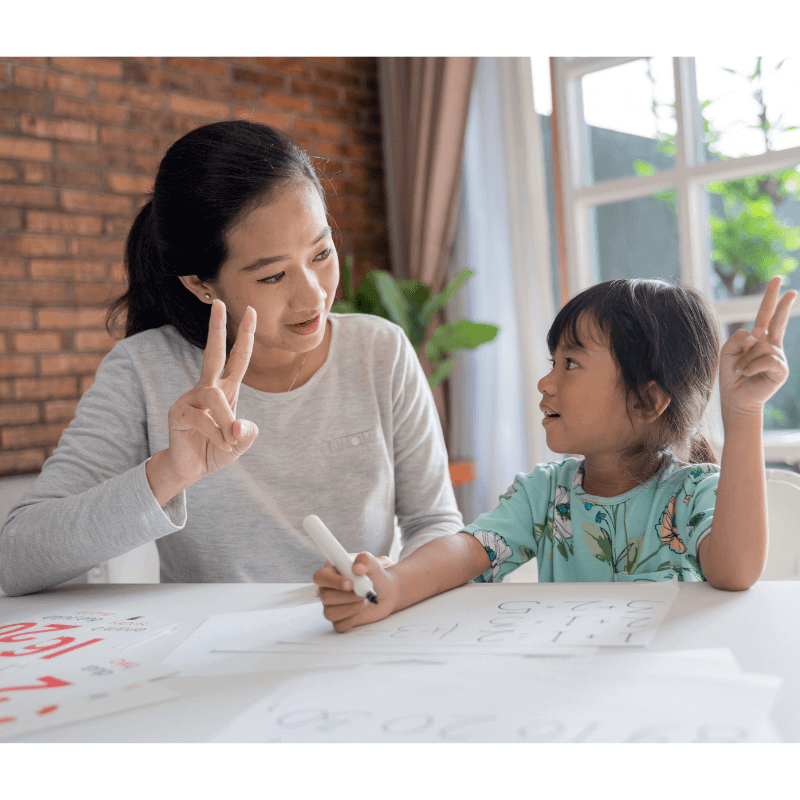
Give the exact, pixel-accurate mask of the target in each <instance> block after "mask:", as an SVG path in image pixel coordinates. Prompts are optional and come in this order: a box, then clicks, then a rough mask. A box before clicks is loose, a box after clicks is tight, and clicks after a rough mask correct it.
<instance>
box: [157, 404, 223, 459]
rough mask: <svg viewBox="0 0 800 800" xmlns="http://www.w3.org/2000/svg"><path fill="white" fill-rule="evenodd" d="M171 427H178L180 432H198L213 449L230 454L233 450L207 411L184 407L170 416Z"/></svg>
mask: <svg viewBox="0 0 800 800" xmlns="http://www.w3.org/2000/svg"><path fill="white" fill-rule="evenodd" d="M173 425H176V426H178V427H179V428H180V429H181V430H196V431H199V432H200V433H201V434H202V435H203V436H205V437H206V439H208V441H209V442H211V444H213V445H214V447H217V448H219V449H220V450H223V451H224V452H226V453H230V452H231V451H232V449H233V448H232V446H231V445H230V444H228V442H227V440H226V439H225V436H224V435H223V433H222V429H221V428H220V427H219V425H217V423H216V422H214V419H213V418H212V417H211V415H210V414H209V412H208V410H207V409H201V408H195V407H194V406H190V405H188V404H187V405H184V406H183V407H181V408H180V409H178V410H177V411H175V413H174V414H173V415H172V420H171V424H170V427H172V426H173Z"/></svg>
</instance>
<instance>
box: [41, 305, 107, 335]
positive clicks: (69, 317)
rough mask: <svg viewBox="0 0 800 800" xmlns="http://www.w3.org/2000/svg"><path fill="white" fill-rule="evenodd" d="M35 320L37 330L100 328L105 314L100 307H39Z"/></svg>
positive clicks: (103, 323)
mask: <svg viewBox="0 0 800 800" xmlns="http://www.w3.org/2000/svg"><path fill="white" fill-rule="evenodd" d="M36 320H37V325H36V327H37V328H38V329H39V330H54V329H68V328H72V329H76V328H102V327H103V326H104V325H105V320H106V315H105V311H103V310H102V309H100V308H40V309H38V310H37V311H36Z"/></svg>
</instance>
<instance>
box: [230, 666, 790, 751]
mask: <svg viewBox="0 0 800 800" xmlns="http://www.w3.org/2000/svg"><path fill="white" fill-rule="evenodd" d="M780 683H781V682H780V679H778V678H774V677H771V676H764V675H746V674H742V673H741V672H740V671H739V670H738V667H737V666H736V664H735V662H733V661H732V658H731V656H730V654H729V653H724V651H723V653H722V654H720V653H711V654H709V653H699V654H693V653H691V652H687V653H664V652H659V653H642V652H630V653H624V654H619V653H617V654H614V655H611V654H608V655H598V656H594V657H587V658H581V659H521V660H520V659H509V658H507V657H499V656H485V657H481V658H474V659H473V658H469V657H468V656H459V657H458V658H456V659H454V661H453V662H452V663H446V664H439V665H421V664H420V665H416V666H411V665H408V664H406V665H404V666H403V667H402V668H399V667H392V666H383V667H379V666H369V667H362V668H360V669H357V670H353V671H351V672H347V673H341V674H333V673H331V674H329V675H325V674H322V675H313V676H312V675H307V674H306V675H298V676H297V677H296V678H294V679H292V680H291V681H288V682H286V683H285V684H283V685H282V686H281V687H280V688H279V689H278V690H276V691H274V692H273V693H272V694H271V695H270V696H269V697H267V698H264V699H263V700H262V702H261V703H259V704H256V705H255V706H253V707H252V708H251V709H250V710H249V711H247V712H246V713H245V714H243V715H242V716H240V717H239V718H238V719H236V720H235V721H234V722H233V723H232V724H231V725H230V726H229V727H228V728H227V729H226V730H225V731H223V732H222V733H221V734H220V735H219V736H217V737H216V739H215V741H220V742H352V743H362V742H420V743H424V742H637V741H641V742H703V741H706V742H739V741H746V742H753V741H776V740H777V737H776V735H775V732H774V730H773V729H772V727H771V726H770V724H769V722H768V719H767V717H768V714H769V710H770V708H771V707H772V705H773V703H774V701H775V697H776V695H777V692H778V689H779V687H780Z"/></svg>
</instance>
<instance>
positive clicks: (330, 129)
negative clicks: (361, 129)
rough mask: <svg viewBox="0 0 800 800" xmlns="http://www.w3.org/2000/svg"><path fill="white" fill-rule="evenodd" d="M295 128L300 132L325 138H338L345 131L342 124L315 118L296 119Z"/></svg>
mask: <svg viewBox="0 0 800 800" xmlns="http://www.w3.org/2000/svg"><path fill="white" fill-rule="evenodd" d="M294 129H295V130H296V131H297V132H298V133H308V134H310V135H312V136H320V137H322V138H323V139H338V138H340V137H341V135H342V133H343V132H344V128H343V127H342V126H341V125H336V124H335V123H333V122H320V121H319V120H314V119H298V120H295V123H294Z"/></svg>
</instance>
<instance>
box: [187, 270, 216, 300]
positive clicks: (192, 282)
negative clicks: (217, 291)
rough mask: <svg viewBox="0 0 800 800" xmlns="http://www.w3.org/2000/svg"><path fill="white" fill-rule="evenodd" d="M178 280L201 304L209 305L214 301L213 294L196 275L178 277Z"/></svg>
mask: <svg viewBox="0 0 800 800" xmlns="http://www.w3.org/2000/svg"><path fill="white" fill-rule="evenodd" d="M178 280H180V282H181V283H182V284H183V285H184V286H185V287H186V288H187V289H188V290H189V291H190V292H191V293H192V294H193V295H194V296H195V297H197V299H198V300H200V301H201V302H203V303H209V304H210V303H211V302H213V300H214V292H213V290H212V289H210V288H209V287H208V286H207V285H206V284H205V283H203V281H201V280H200V278H198V277H197V275H179V276H178Z"/></svg>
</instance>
